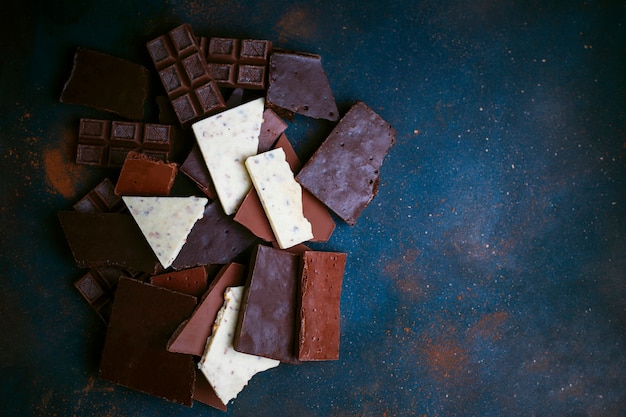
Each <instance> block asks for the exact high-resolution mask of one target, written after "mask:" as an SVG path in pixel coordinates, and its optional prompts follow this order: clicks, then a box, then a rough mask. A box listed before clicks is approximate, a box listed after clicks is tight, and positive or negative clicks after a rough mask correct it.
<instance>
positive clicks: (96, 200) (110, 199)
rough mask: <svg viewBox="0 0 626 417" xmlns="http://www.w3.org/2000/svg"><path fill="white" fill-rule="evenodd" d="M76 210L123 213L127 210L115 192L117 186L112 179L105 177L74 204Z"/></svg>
mask: <svg viewBox="0 0 626 417" xmlns="http://www.w3.org/2000/svg"><path fill="white" fill-rule="evenodd" d="M74 210H76V211H80V212H83V213H121V212H123V211H124V210H126V206H125V205H124V202H123V201H122V199H121V198H120V197H119V196H118V195H116V194H115V186H114V185H113V183H112V182H111V180H110V179H108V178H105V179H104V180H103V181H102V182H101V183H100V184H98V185H96V187H95V188H94V189H93V190H91V191H90V192H89V193H87V195H86V196H84V197H83V198H81V199H80V200H78V202H77V203H76V204H74Z"/></svg>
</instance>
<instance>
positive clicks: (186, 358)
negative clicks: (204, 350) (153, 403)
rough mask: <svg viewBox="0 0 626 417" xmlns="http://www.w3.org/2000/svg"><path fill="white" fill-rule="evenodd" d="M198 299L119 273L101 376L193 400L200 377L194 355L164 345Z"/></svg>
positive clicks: (180, 399) (172, 397)
mask: <svg viewBox="0 0 626 417" xmlns="http://www.w3.org/2000/svg"><path fill="white" fill-rule="evenodd" d="M195 305H196V299H195V297H192V296H190V295H186V294H181V293H178V292H174V291H170V290H168V289H166V288H159V287H155V286H154V285H151V284H148V283H143V282H139V281H135V280H132V279H128V278H120V281H119V284H118V286H117V290H116V292H115V301H114V302H113V312H112V314H111V320H110V322H109V328H108V331H107V335H106V340H105V343H104V349H103V351H102V360H101V362H100V377H101V378H103V379H106V380H109V381H111V382H114V383H116V384H120V385H123V386H125V387H128V388H133V389H136V390H138V391H142V392H145V393H148V394H152V395H155V396H157V397H161V398H164V399H166V400H169V401H173V402H176V403H180V404H184V405H187V406H191V405H192V403H193V401H192V398H193V388H194V382H195V377H196V370H195V363H194V360H193V356H191V355H181V354H179V353H171V352H168V351H167V350H166V349H165V345H166V344H167V339H168V338H169V336H170V334H171V333H172V332H173V331H174V330H175V329H176V326H178V324H179V323H180V322H181V321H183V320H185V319H186V318H187V317H189V315H190V314H191V312H192V311H193V309H194V307H195ZM148 324H149V325H148Z"/></svg>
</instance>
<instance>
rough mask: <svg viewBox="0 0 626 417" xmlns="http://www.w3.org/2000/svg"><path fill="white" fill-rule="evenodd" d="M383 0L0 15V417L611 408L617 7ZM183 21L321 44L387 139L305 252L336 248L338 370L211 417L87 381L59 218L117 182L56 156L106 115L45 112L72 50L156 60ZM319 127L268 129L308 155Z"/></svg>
mask: <svg viewBox="0 0 626 417" xmlns="http://www.w3.org/2000/svg"><path fill="white" fill-rule="evenodd" d="M386 3H387V2H380V1H378V2H368V1H362V2H361V1H353V2H342V4H340V5H337V6H335V2H332V1H292V2H278V1H269V0H268V1H259V2H250V1H239V2H229V1H215V2H208V1H207V2H203V1H190V0H187V1H174V0H171V1H167V2H165V1H163V2H157V1H79V0H75V1H71V0H65V1H57V2H34V1H22V2H10V3H8V2H2V5H1V6H0V19H1V23H2V25H1V27H2V36H1V37H0V52H1V54H2V55H1V56H0V98H1V100H0V155H1V156H0V158H1V162H0V163H1V164H2V179H1V180H0V187H1V188H0V201H1V203H0V215H1V218H0V220H1V226H0V227H1V230H0V244H1V246H0V263H1V266H2V268H1V269H0V271H1V272H0V276H1V279H2V281H1V282H0V415H2V416H14V415H15V416H23V415H30V414H33V415H42V416H74V415H76V416H110V417H112V416H131V415H133V416H134V415H151V416H171V415H180V416H192V415H193V416H199V415H204V416H209V415H216V416H217V415H235V416H302V417H305V416H337V417H339V416H407V415H415V416H429V417H430V416H494V417H495V416H516V415H520V416H522V415H523V416H544V415H545V416H555V415H562V416H623V415H624V413H625V412H626V411H625V410H626V350H625V346H624V343H625V335H626V242H625V240H624V237H625V232H626V228H625V225H626V223H625V221H624V220H625V219H624V215H625V213H626V211H625V207H626V199H625V197H626V195H625V192H626V176H625V174H626V169H625V168H626V165H625V162H626V159H625V157H626V7H625V5H624V2H619V1H591V0H590V1H578V0H577V1H507V2H501V1H492V0H475V1H458V0H455V1H431V0H428V1H412V2H393V3H390V4H386ZM183 22H185V23H190V24H192V26H193V28H194V30H195V31H196V33H197V34H201V35H206V36H232V37H251V38H260V39H270V40H272V41H274V43H275V45H276V46H280V47H285V48H291V49H296V50H300V51H303V52H312V53H317V54H320V55H321V56H322V58H323V64H324V68H325V69H326V71H327V74H328V77H329V80H330V83H331V86H332V87H333V90H334V93H335V97H336V99H337V102H338V105H339V108H340V110H341V112H342V113H344V112H345V111H347V109H348V108H349V106H350V104H351V103H352V102H353V101H355V100H362V101H364V102H365V103H366V104H368V105H369V106H371V107H372V108H373V109H375V110H376V111H377V112H378V113H379V114H380V115H381V116H382V117H383V118H385V119H386V120H387V121H389V122H390V123H391V124H392V125H393V126H394V127H395V128H396V129H397V131H398V135H397V140H396V143H395V145H394V146H393V148H392V149H391V151H390V153H389V154H388V156H387V158H386V159H385V162H384V164H383V167H382V169H381V183H380V190H379V193H378V195H377V197H376V198H375V199H374V201H373V202H372V204H371V205H370V206H369V207H368V208H367V209H366V210H365V211H364V213H363V215H362V217H361V218H360V219H359V220H358V222H357V224H356V225H355V226H354V227H349V226H347V225H346V224H343V223H341V222H338V225H337V229H336V231H335V234H334V235H333V237H332V238H331V240H330V241H329V242H328V243H326V244H320V245H315V247H316V248H323V249H330V250H338V251H344V252H346V253H348V266H347V270H346V274H345V279H344V285H343V295H342V304H341V307H342V335H341V338H342V339H341V341H342V346H341V354H340V359H339V361H337V362H328V363H307V364H304V365H302V366H299V367H296V366H288V365H281V366H280V367H279V368H276V369H273V370H271V371H268V372H266V373H263V374H260V375H258V376H256V377H255V378H254V379H253V380H252V382H251V384H250V385H249V386H248V387H247V388H246V389H245V390H244V391H243V392H242V393H241V394H240V395H239V397H238V398H237V399H236V400H235V402H234V403H233V404H232V405H231V406H230V407H229V413H228V414H223V413H220V412H218V411H216V410H213V409H211V408H209V407H206V406H204V405H202V404H196V405H195V406H194V407H193V408H192V409H188V408H185V407H183V406H178V405H175V404H172V403H168V402H166V401H163V400H160V399H157V398H153V397H150V396H148V395H145V394H142V393H139V392H135V391H132V390H128V389H126V388H123V387H119V386H115V385H113V384H110V383H108V382H106V381H103V380H100V379H98V377H97V369H98V361H99V354H100V349H101V347H102V343H103V340H104V335H105V331H106V329H105V327H104V325H102V324H101V323H100V322H99V319H98V318H97V317H96V315H95V314H94V313H93V312H92V311H91V310H90V308H89V307H88V306H87V304H86V303H85V302H84V300H83V299H82V298H81V296H80V295H79V294H78V292H77V291H76V290H75V289H74V288H73V286H72V283H73V281H74V280H76V279H77V278H78V277H80V276H81V274H82V273H83V271H81V270H79V269H77V268H76V267H75V265H74V263H73V260H72V257H71V254H70V252H69V250H68V247H67V244H66V243H65V241H64V238H63V235H62V232H61V230H60V227H59V225H58V222H57V221H56V212H57V211H58V210H64V209H69V208H71V206H72V204H73V203H74V202H75V201H76V200H77V199H78V198H80V197H82V196H83V195H84V194H85V193H86V192H87V191H89V190H90V189H91V188H92V187H93V186H94V185H95V184H97V183H98V182H99V181H100V180H101V179H102V178H103V177H104V176H105V175H110V174H111V173H110V171H103V170H99V169H95V168H87V167H81V166H74V165H73V163H72V162H71V161H72V155H71V154H72V151H73V148H72V147H73V143H74V142H73V141H74V140H75V130H76V126H77V120H78V118H80V117H90V116H96V117H101V116H107V115H105V114H103V113H98V112H96V111H94V110H90V109H87V108H84V107H80V106H73V105H65V104H62V103H59V101H58V97H59V95H60V92H61V89H62V87H63V83H64V82H65V80H66V79H67V77H68V75H69V70H70V68H71V59H72V56H73V53H74V51H75V48H76V47H77V46H86V47H90V48H93V49H97V50H100V51H102V52H106V53H110V54H113V55H116V56H119V57H122V58H126V59H129V60H131V61H134V62H137V63H141V64H144V65H146V66H147V67H148V68H152V66H151V62H150V59H149V56H148V55H147V52H146V50H145V42H146V41H148V40H150V39H152V38H154V37H156V36H159V35H161V34H162V33H164V32H165V31H167V30H169V29H171V28H172V27H174V26H175V25H177V24H179V23H183ZM159 88H160V86H159V85H158V80H156V79H155V89H156V91H159V90H158V89H159ZM155 114H156V113H155V112H154V109H152V110H151V112H150V113H149V115H148V119H149V120H152V121H154V120H156V119H155V116H154V115H155ZM331 128H332V124H329V123H327V122H319V121H313V120H307V119H305V118H303V117H297V118H296V120H295V121H294V122H293V123H291V124H290V126H289V128H288V130H287V132H286V133H287V135H288V136H289V138H290V139H291V140H292V141H294V142H295V146H296V150H297V152H298V153H299V154H300V156H301V157H303V158H306V157H308V156H310V154H311V153H312V152H313V151H314V149H315V147H316V146H317V145H318V144H319V143H320V142H321V141H322V140H323V138H324V137H325V135H326V134H327V133H328V132H329V131H330V130H331Z"/></svg>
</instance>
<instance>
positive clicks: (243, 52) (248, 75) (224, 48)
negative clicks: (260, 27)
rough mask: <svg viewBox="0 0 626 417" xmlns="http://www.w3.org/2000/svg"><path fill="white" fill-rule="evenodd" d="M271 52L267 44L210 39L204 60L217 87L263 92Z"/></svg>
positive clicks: (231, 39)
mask: <svg viewBox="0 0 626 417" xmlns="http://www.w3.org/2000/svg"><path fill="white" fill-rule="evenodd" d="M271 49H272V43H271V42H270V41H267V40H259V39H243V40H239V39H233V38H211V39H210V40H209V42H208V48H207V54H206V60H207V63H208V67H209V71H210V72H211V75H212V76H213V78H215V80H216V81H217V83H218V84H219V85H220V86H223V87H239V88H248V89H255V90H262V89H265V88H266V85H267V83H266V80H267V58H268V57H269V54H270V52H271Z"/></svg>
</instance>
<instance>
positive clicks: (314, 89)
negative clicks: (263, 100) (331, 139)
mask: <svg viewBox="0 0 626 417" xmlns="http://www.w3.org/2000/svg"><path fill="white" fill-rule="evenodd" d="M267 104H268V106H276V107H279V108H282V109H286V110H288V111H290V112H294V113H298V114H301V115H303V116H307V117H313V118H315V119H327V120H330V121H336V120H338V119H339V111H338V110H337V105H336V104H335V98H334V96H333V92H332V90H331V88H330V84H329V82H328V77H327V76H326V73H325V72H324V68H323V67H322V60H321V57H320V56H319V55H315V54H305V53H300V52H298V53H290V52H274V53H273V54H272V56H271V57H270V71H269V86H268V88H267Z"/></svg>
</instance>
